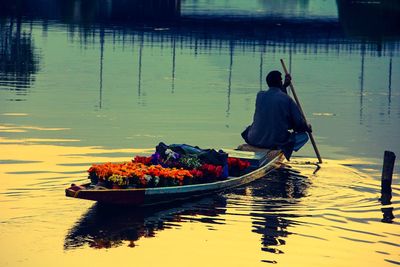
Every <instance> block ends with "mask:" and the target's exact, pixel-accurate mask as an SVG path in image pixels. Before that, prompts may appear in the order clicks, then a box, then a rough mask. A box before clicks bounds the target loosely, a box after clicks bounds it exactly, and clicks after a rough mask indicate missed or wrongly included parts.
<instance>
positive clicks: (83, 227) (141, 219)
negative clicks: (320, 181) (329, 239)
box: [64, 169, 310, 253]
mask: <svg viewBox="0 0 400 267" xmlns="http://www.w3.org/2000/svg"><path fill="white" fill-rule="evenodd" d="M309 185H310V182H309V180H308V178H307V177H305V176H302V175H300V174H298V173H296V172H295V171H293V170H290V169H281V170H279V171H275V172H273V173H272V174H270V175H269V176H267V177H265V178H263V179H260V180H258V181H255V182H254V183H252V184H251V185H250V186H248V187H243V188H237V189H234V190H230V191H229V192H225V193H224V194H221V195H215V196H210V197H206V198H202V199H199V200H197V201H194V202H190V203H181V204H175V205H167V206H162V207H156V208H146V209H134V208H127V207H120V208H116V207H113V206H103V205H99V204H95V205H94V206H93V207H92V208H90V209H89V210H88V212H87V213H86V214H85V215H83V216H82V218H81V219H80V220H79V221H78V222H77V224H76V225H75V226H74V227H73V228H72V229H71V230H70V232H69V233H68V234H67V236H66V238H65V243H64V249H66V250H68V249H74V248H77V247H81V246H88V247H92V248H113V247H118V246H122V245H126V246H129V247H135V242H136V241H137V240H139V239H140V238H142V237H144V238H146V237H155V236H156V234H157V232H159V231H162V230H167V229H171V228H179V227H180V226H182V225H183V224H186V223H191V222H194V221H195V222H200V223H204V224H207V225H208V226H209V225H213V224H214V225H217V224H218V225H224V224H226V223H234V222H230V221H229V218H230V217H229V213H230V212H231V211H232V210H235V209H236V210H242V209H245V210H247V211H248V212H247V214H245V216H249V217H250V218H251V220H252V226H253V230H252V231H253V232H254V233H258V234H260V235H262V238H261V246H262V250H263V251H266V252H269V253H283V250H282V249H281V248H279V249H278V248H277V246H283V245H285V243H286V241H285V237H287V236H288V235H289V234H290V231H289V230H288V228H290V226H291V225H292V224H293V217H298V215H296V214H294V213H293V214H292V213H290V212H288V211H287V209H286V211H285V213H282V212H281V209H282V208H283V207H285V206H286V205H288V204H289V203H290V205H291V206H292V207H293V205H295V204H294V203H295V202H296V200H298V201H299V199H300V198H301V197H303V196H305V195H306V191H307V188H308V187H309ZM227 195H229V196H227ZM243 196H246V197H245V200H239V201H238V202H236V201H233V200H234V199H242V198H243ZM228 200H229V201H228ZM228 210H229V211H228Z"/></svg>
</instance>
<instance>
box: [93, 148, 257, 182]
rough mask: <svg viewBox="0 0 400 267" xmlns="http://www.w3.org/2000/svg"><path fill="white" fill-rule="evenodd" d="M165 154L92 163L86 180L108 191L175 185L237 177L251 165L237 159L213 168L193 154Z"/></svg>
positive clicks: (171, 152) (231, 159)
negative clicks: (118, 161)
mask: <svg viewBox="0 0 400 267" xmlns="http://www.w3.org/2000/svg"><path fill="white" fill-rule="evenodd" d="M166 152H167V153H165V156H164V157H161V155H160V154H158V153H154V154H153V155H151V156H150V157H141V156H136V157H135V158H134V159H133V160H132V161H131V162H123V163H110V162H108V163H104V164H93V165H92V166H91V167H90V168H89V170H88V173H89V178H90V179H91V183H92V184H93V185H101V186H104V187H107V188H147V187H161V186H177V185H187V184H198V183H206V182H212V181H218V180H223V179H226V178H227V177H228V175H231V176H238V175H240V174H241V173H243V171H244V170H245V169H246V168H247V167H249V166H250V162H248V161H245V160H241V159H238V158H228V160H227V162H226V164H225V165H213V164H209V163H206V162H204V161H201V160H200V159H199V158H197V157H196V156H195V155H179V154H177V153H175V152H173V151H166ZM228 172H229V173H228Z"/></svg>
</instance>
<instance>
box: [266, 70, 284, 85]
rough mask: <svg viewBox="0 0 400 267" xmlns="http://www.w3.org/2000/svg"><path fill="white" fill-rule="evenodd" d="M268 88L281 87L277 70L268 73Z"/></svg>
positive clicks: (280, 74) (279, 74)
mask: <svg viewBox="0 0 400 267" xmlns="http://www.w3.org/2000/svg"><path fill="white" fill-rule="evenodd" d="M266 81H267V84H268V86H269V87H279V88H281V87H282V73H280V72H279V71H277V70H273V71H271V72H270V73H268V75H267V78H266Z"/></svg>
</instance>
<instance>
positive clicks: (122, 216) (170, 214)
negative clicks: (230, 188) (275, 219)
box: [64, 195, 226, 249]
mask: <svg viewBox="0 0 400 267" xmlns="http://www.w3.org/2000/svg"><path fill="white" fill-rule="evenodd" d="M225 207H226V199H225V198H224V197H222V196H219V195H217V196H215V197H208V198H203V199H200V200H198V201H195V202H191V203H185V204H180V205H177V204H175V205H163V206H159V207H154V208H129V207H116V206H108V205H101V204H98V203H96V204H95V205H93V207H92V208H90V209H89V210H88V211H87V213H86V214H85V215H83V217H82V218H81V219H80V220H79V221H78V223H77V225H76V226H75V227H74V228H73V229H71V231H70V232H69V233H68V235H67V236H66V238H65V244H64V249H72V248H76V247H80V246H84V245H88V246H89V247H92V248H112V247H118V246H120V245H122V244H124V243H125V242H128V246H130V247H134V246H135V241H137V240H139V239H140V238H141V237H154V236H155V235H156V232H158V231H162V230H165V229H170V228H174V227H179V225H180V224H182V223H184V222H186V219H185V218H184V217H185V216H194V215H202V216H204V219H200V221H204V222H207V223H208V224H210V223H211V224H212V223H214V221H213V219H215V218H216V217H218V216H219V215H220V214H223V213H225ZM191 220H193V218H191ZM216 223H221V222H220V218H219V220H218V222H216Z"/></svg>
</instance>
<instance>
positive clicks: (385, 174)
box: [381, 151, 396, 194]
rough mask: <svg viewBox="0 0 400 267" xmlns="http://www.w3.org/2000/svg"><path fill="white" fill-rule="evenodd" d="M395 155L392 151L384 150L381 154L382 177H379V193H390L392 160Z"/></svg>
mask: <svg viewBox="0 0 400 267" xmlns="http://www.w3.org/2000/svg"><path fill="white" fill-rule="evenodd" d="M395 159H396V155H395V154H394V153H393V152H392V151H385V154H384V156H383V168H382V179H381V193H382V194H391V193H392V178H393V169H394V161H395Z"/></svg>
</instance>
